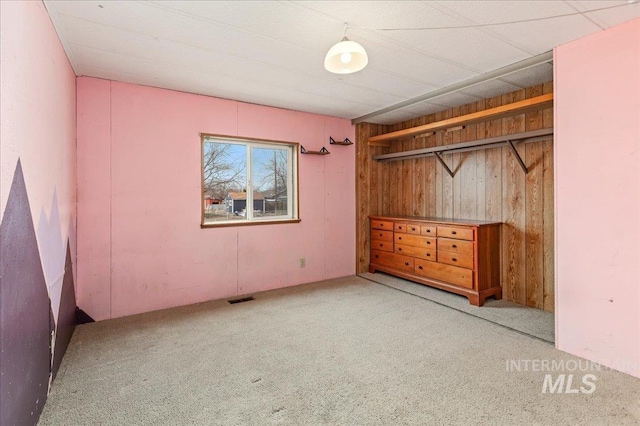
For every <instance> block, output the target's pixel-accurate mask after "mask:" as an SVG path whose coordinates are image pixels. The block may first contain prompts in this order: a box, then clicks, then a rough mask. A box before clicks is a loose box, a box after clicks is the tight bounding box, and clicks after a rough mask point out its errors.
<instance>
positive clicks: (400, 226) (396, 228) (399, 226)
mask: <svg viewBox="0 0 640 426" xmlns="http://www.w3.org/2000/svg"><path fill="white" fill-rule="evenodd" d="M393 232H400V233H403V234H406V233H407V224H406V223H404V222H395V223H394V224H393Z"/></svg>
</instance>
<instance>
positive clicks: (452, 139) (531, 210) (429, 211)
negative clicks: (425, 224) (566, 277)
mask: <svg viewBox="0 0 640 426" xmlns="http://www.w3.org/2000/svg"><path fill="white" fill-rule="evenodd" d="M552 91H553V83H552V82H548V83H545V84H541V85H538V86H534V87H530V88H527V89H522V90H519V91H516V92H512V93H508V94H505V95H501V96H496V97H493V98H490V99H485V100H482V101H479V102H476V103H474V104H468V105H464V106H461V107H456V108H451V109H448V110H446V111H441V112H438V113H436V114H431V115H427V116H424V117H421V118H417V119H413V120H409V121H405V122H402V123H398V124H395V125H390V126H385V125H380V124H372V123H359V124H357V126H356V152H357V153H356V179H357V183H356V185H357V186H356V200H357V206H358V209H357V222H356V223H357V245H358V246H357V268H358V272H359V273H360V272H366V271H367V270H368V265H369V220H368V216H369V215H403V216H405V215H409V216H431V217H439V218H447V219H479V220H492V221H500V222H503V223H504V225H503V227H502V265H501V269H502V288H503V297H504V298H505V299H506V300H511V301H514V302H517V303H520V304H523V305H527V306H531V307H535V308H539V309H544V310H546V311H553V310H554V293H553V292H554V282H553V277H554V271H553V145H552V144H553V140H552V138H549V140H545V141H539V142H532V143H527V144H516V149H517V150H518V152H519V153H520V156H521V157H522V159H523V160H524V162H525V164H526V166H527V167H528V168H529V173H528V174H526V175H525V174H524V172H523V171H522V169H521V168H520V166H519V164H518V162H517V160H516V158H515V157H514V155H513V154H512V153H511V151H510V149H509V148H506V147H503V148H492V149H487V150H480V151H474V152H466V153H460V154H453V155H451V154H445V155H444V156H443V158H444V160H445V161H446V162H447V164H448V165H449V167H450V168H451V170H454V171H455V177H454V178H453V179H452V178H451V177H450V176H449V175H448V174H447V172H446V171H445V170H444V169H443V168H442V167H441V166H440V164H439V163H438V162H437V161H436V159H435V157H426V158H419V159H411V160H402V161H392V162H377V161H375V160H373V159H372V156H373V155H377V154H385V153H390V152H398V151H406V150H410V149H418V148H426V147H433V146H440V145H448V144H453V143H458V142H466V141H473V140H478V139H485V138H490V137H495V136H501V135H507V134H513V133H520V132H524V131H531V130H537V129H543V128H552V127H553V108H547V109H544V110H541V111H534V112H530V113H526V114H519V115H514V116H511V117H506V118H501V119H497V120H492V121H486V122H481V123H477V124H473V125H468V126H466V127H465V128H463V129H461V130H455V131H451V132H446V131H439V132H436V134H435V135H428V136H426V137H425V136H422V137H421V136H417V137H411V138H406V139H400V140H395V141H392V142H391V143H392V145H391V147H390V148H386V147H370V146H368V145H367V139H368V138H369V137H370V136H375V135H378V134H382V133H387V132H392V131H395V130H400V129H404V128H409V127H414V126H418V125H421V124H426V123H431V122H434V121H439V120H443V119H446V118H450V117H455V116H458V115H465V114H469V113H472V112H475V111H480V110H483V109H488V108H494V107H496V106H500V105H504V104H508V103H512V102H516V101H520V100H523V99H527V98H531V97H535V96H539V95H541V94H544V93H550V92H552Z"/></svg>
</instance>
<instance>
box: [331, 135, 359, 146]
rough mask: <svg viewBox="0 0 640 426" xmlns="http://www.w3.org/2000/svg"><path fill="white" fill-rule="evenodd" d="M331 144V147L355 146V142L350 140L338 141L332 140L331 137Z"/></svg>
mask: <svg viewBox="0 0 640 426" xmlns="http://www.w3.org/2000/svg"><path fill="white" fill-rule="evenodd" d="M329 143H330V144H331V145H353V142H351V141H350V140H349V138H344V140H343V141H337V140H335V139H334V138H332V137H331V136H329Z"/></svg>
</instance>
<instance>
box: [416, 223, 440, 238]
mask: <svg viewBox="0 0 640 426" xmlns="http://www.w3.org/2000/svg"><path fill="white" fill-rule="evenodd" d="M436 230H437V227H436V226H435V225H422V226H421V227H420V234H421V235H428V236H431V237H435V236H436V234H437V231H436Z"/></svg>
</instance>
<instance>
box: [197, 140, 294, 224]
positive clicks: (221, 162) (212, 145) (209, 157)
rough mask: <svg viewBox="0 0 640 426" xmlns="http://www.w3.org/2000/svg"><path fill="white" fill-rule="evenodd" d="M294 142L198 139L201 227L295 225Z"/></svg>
mask: <svg viewBox="0 0 640 426" xmlns="http://www.w3.org/2000/svg"><path fill="white" fill-rule="evenodd" d="M297 188H298V144H296V143H289V142H275V141H266V140H245V139H237V138H232V137H225V136H214V135H206V134H203V135H202V200H201V201H202V202H201V205H202V227H213V226H230V225H250V224H260V223H274V222H297V221H299V219H298V189H297Z"/></svg>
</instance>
